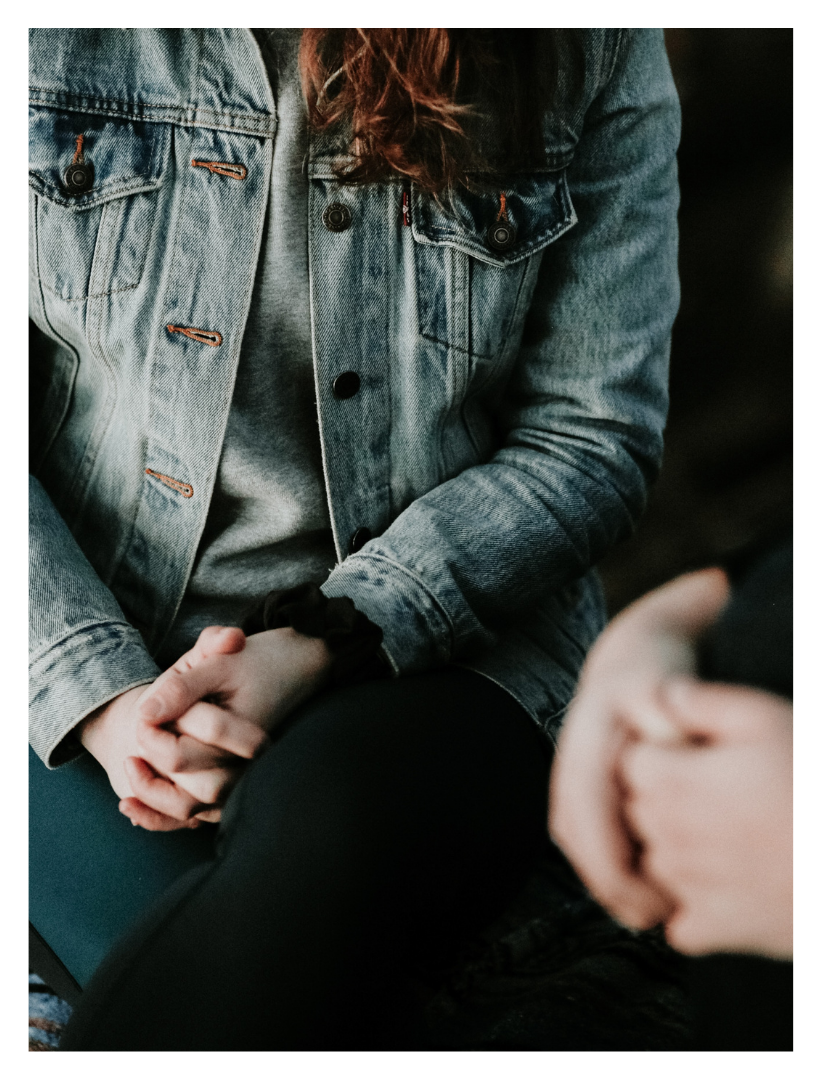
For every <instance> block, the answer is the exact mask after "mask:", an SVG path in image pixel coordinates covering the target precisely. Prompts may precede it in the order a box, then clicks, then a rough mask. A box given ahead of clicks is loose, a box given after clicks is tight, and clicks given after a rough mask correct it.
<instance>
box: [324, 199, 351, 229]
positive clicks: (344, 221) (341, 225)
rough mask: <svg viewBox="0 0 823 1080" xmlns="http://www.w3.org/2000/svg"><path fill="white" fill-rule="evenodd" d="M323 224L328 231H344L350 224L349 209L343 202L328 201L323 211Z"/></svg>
mask: <svg viewBox="0 0 823 1080" xmlns="http://www.w3.org/2000/svg"><path fill="white" fill-rule="evenodd" d="M323 224H324V225H325V226H326V228H327V229H328V230H329V231H330V232H344V231H345V230H346V229H348V227H349V225H351V210H349V208H348V206H344V205H343V203H339V202H333V203H329V205H328V206H327V207H326V209H325V210H324V211H323Z"/></svg>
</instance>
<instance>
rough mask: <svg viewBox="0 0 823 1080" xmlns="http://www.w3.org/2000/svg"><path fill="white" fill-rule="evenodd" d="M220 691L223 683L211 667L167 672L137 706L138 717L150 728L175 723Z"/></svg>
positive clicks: (156, 681)
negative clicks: (171, 721)
mask: <svg viewBox="0 0 823 1080" xmlns="http://www.w3.org/2000/svg"><path fill="white" fill-rule="evenodd" d="M221 689H222V679H221V677H220V673H219V672H218V670H217V669H216V666H215V664H214V663H212V664H207V665H203V666H202V667H192V668H189V669H188V670H187V671H175V670H174V668H169V670H168V671H165V672H163V674H162V675H161V676H160V677H159V678H158V679H156V680H155V681H154V682H153V683H152V685H151V687H150V688H149V690H148V692H147V693H146V694H144V696H143V697H142V698H141V699H140V701H139V702H138V705H137V717H138V719H139V720H143V721H145V722H146V723H149V724H164V723H167V722H168V721H170V720H177V719H178V718H179V717H181V716H182V715H183V713H184V712H186V710H187V709H189V708H191V706H192V705H194V703H195V702H196V701H201V700H202V699H203V698H204V697H206V696H207V695H208V694H213V693H216V692H217V691H218V690H221Z"/></svg>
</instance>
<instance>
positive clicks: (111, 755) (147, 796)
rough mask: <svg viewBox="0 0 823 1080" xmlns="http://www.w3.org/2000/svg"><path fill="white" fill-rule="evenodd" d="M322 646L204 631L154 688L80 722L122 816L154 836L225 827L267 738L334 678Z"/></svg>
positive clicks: (277, 633) (285, 635)
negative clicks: (223, 820) (231, 801)
mask: <svg viewBox="0 0 823 1080" xmlns="http://www.w3.org/2000/svg"><path fill="white" fill-rule="evenodd" d="M330 667H331V654H330V653H329V651H328V649H327V647H326V644H325V642H323V641H321V640H319V639H315V638H308V637H304V636H303V635H302V634H298V633H296V632H295V631H294V630H292V629H291V628H289V627H285V628H282V629H278V630H268V631H265V632H264V633H261V634H253V635H251V636H250V637H248V638H247V637H246V636H245V634H244V633H243V632H242V630H239V629H237V628H235V627H218V626H212V627H207V628H206V629H205V630H204V631H203V632H202V634H201V635H200V637H199V638H198V640H197V643H196V644H195V646H194V647H193V648H192V649H191V650H190V651H189V652H187V653H185V655H183V656H181V657H180V659H179V660H178V661H177V663H176V664H174V665H173V666H172V667H171V668H169V669H168V671H165V672H164V673H163V674H162V675H160V676H159V678H157V679H156V680H155V682H153V683H152V684H151V685H150V686H149V687H148V688H146V687H143V686H140V687H136V688H134V689H133V690H128V691H126V693H124V694H121V695H120V696H119V697H118V698H115V699H114V701H112V702H110V703H109V704H108V705H107V706H105V707H104V708H103V709H101V710H98V711H97V712H96V713H95V714H93V715H92V716H91V717H89V718H87V719H86V720H85V721H84V722H82V723H81V725H80V727H79V737H80V740H81V741H82V743H83V744H84V746H85V747H86V748H87V749H88V750H89V751H90V752H91V753H92V754H93V755H94V757H96V758H97V760H98V761H99V762H100V763H101V764H102V765H103V767H104V768H105V769H106V772H107V773H108V776H109V780H110V782H111V785H112V788H113V789H114V791H115V793H116V794H117V795H119V796H120V797H121V801H120V804H119V807H120V811H121V813H123V814H125V815H126V816H127V817H129V818H130V820H131V821H132V823H133V824H135V825H141V826H142V827H143V828H146V829H151V830H156V831H170V830H173V829H181V828H196V827H197V826H198V825H199V823H200V822H201V821H219V820H220V808H221V806H222V805H223V803H224V802H225V800H226V798H227V797H228V794H229V792H230V791H231V788H232V787H233V786H234V784H235V783H236V782H237V780H238V778H239V776H240V774H241V772H242V769H243V767H244V766H245V764H247V763H248V762H249V761H250V760H251V759H252V758H254V757H255V756H256V755H258V754H259V753H261V752H262V750H263V749H265V747H266V745H267V744H268V742H269V736H268V732H270V731H271V730H272V729H273V728H274V727H276V726H277V724H278V723H280V722H281V721H282V720H283V719H284V718H285V717H286V716H287V715H288V714H289V713H290V712H291V711H292V710H293V709H294V708H296V706H297V705H299V704H300V703H301V702H302V701H304V700H306V699H307V698H308V697H310V696H312V695H313V694H315V693H316V692H317V691H319V690H320V689H321V688H322V687H323V685H324V684H325V682H326V681H327V679H328V675H329V671H330Z"/></svg>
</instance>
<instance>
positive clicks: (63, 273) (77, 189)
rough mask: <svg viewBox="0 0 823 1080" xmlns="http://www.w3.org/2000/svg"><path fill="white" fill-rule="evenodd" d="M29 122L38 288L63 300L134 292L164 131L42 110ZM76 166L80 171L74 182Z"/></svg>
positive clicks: (162, 160)
mask: <svg viewBox="0 0 823 1080" xmlns="http://www.w3.org/2000/svg"><path fill="white" fill-rule="evenodd" d="M29 117H30V127H29V152H30V162H29V184H30V186H31V188H32V190H33V191H34V192H35V194H36V195H37V198H36V200H35V211H34V213H35V220H34V221H33V222H32V225H33V227H34V228H35V230H36V245H37V264H38V274H39V278H40V282H41V284H42V285H43V287H44V288H45V289H47V290H48V291H49V292H50V293H52V294H54V295H55V296H57V297H59V298H60V299H61V300H64V301H71V300H85V299H86V298H88V297H91V296H104V295H108V294H109V293H113V292H119V291H123V290H125V289H133V288H134V287H135V286H136V285H138V284H139V282H140V279H141V276H142V273H143V267H144V265H145V261H146V254H147V252H148V248H149V240H150V237H151V231H152V226H153V223H154V217H155V206H156V198H157V194H156V193H157V189H158V188H159V187H160V186H161V184H162V181H163V172H164V169H165V165H166V162H167V158H168V150H169V145H170V129H169V127H168V126H166V125H162V124H150V123H144V122H141V121H131V120H121V119H119V118H118V119H113V118H111V117H104V116H94V115H86V114H84V113H80V112H65V111H57V110H53V109H48V108H41V107H32V108H31V109H30V113H29ZM73 165H75V166H76V165H81V166H82V167H83V172H81V173H79V174H77V177H76V178H77V179H79V180H80V183H79V184H77V183H72V179H71V176H70V173H69V170H70V169H71V167H72V166H73ZM96 267H98V270H97V272H95V268H96Z"/></svg>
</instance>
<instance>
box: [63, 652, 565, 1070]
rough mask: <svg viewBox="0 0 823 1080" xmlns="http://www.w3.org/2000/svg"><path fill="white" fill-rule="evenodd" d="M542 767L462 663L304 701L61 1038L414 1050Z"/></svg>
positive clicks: (496, 697)
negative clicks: (429, 1003) (431, 994)
mask: <svg viewBox="0 0 823 1080" xmlns="http://www.w3.org/2000/svg"><path fill="white" fill-rule="evenodd" d="M548 767H549V753H548V746H547V743H546V741H545V740H544V738H543V736H542V735H541V734H540V733H539V732H538V730H537V728H536V727H535V725H534V723H533V721H531V720H530V719H529V717H528V716H527V715H526V713H525V712H524V711H523V710H522V709H521V708H520V706H519V705H517V703H516V702H515V701H514V700H513V699H512V698H511V697H509V695H508V694H507V693H505V692H504V691H503V690H501V689H500V688H499V687H497V686H496V685H495V684H494V683H492V682H490V681H489V680H487V679H485V678H483V677H482V676H479V675H476V674H474V673H472V672H468V671H461V670H457V669H448V670H446V671H443V672H437V673H431V674H426V675H420V676H414V677H409V678H404V679H399V680H392V681H386V682H375V683H369V684H365V685H362V686H356V687H349V688H347V689H344V690H338V691H335V692H331V693H327V694H324V695H322V696H320V697H318V698H316V699H315V700H313V701H311V702H309V703H308V704H306V705H304V706H303V707H302V708H301V709H300V710H298V712H297V713H296V714H295V716H294V717H293V718H292V720H291V721H290V722H289V723H288V724H287V725H286V726H285V727H284V729H282V731H281V732H280V733H279V735H278V737H277V738H276V740H275V741H274V742H273V744H272V746H271V747H270V748H269V749H268V750H267V752H266V753H265V754H263V755H262V756H261V757H260V758H259V759H258V760H257V761H256V762H255V763H254V764H253V765H251V766H250V767H249V768H248V771H247V772H246V775H245V776H244V778H243V780H242V782H241V783H240V784H239V785H238V787H237V789H236V790H235V792H234V793H233V794H232V797H231V798H230V800H229V803H228V805H227V808H226V811H225V814H224V820H223V823H222V825H221V832H220V839H219V842H218V846H217V850H218V854H217V857H216V859H215V860H214V861H212V862H209V863H207V864H205V865H204V866H203V867H201V868H198V869H196V870H194V871H192V872H191V873H189V874H187V875H186V876H185V877H184V878H183V879H181V880H180V881H179V882H177V884H176V885H175V886H174V887H173V888H172V889H171V890H170V892H169V893H167V894H166V895H165V896H164V898H163V899H162V901H161V902H160V903H159V904H158V905H156V906H155V907H154V908H153V910H152V911H151V912H150V913H149V914H148V915H147V916H146V917H145V918H144V919H143V920H142V921H141V922H140V924H139V925H138V927H137V928H136V929H135V930H134V931H132V932H131V933H130V934H129V935H128V936H127V938H126V939H125V940H124V941H122V942H121V943H120V944H119V945H118V946H117V947H116V948H115V949H114V950H113V952H112V953H111V954H110V955H109V956H108V957H107V959H106V961H105V962H104V963H103V965H102V966H101V967H100V969H99V970H98V971H97V973H96V974H95V976H94V978H93V979H92V980H91V983H90V984H89V986H88V988H87V989H86V991H85V993H84V994H83V998H82V1000H81V1002H80V1004H79V1006H78V1007H77V1009H76V1011H75V1014H74V1016H73V1017H72V1020H71V1022H70V1024H69V1026H68V1029H67V1032H66V1035H65V1037H64V1039H63V1042H62V1045H61V1049H66V1050H274V1049H323V1050H330V1049H335V1050H337V1049H389V1048H395V1049H411V1048H415V1047H421V1046H424V1045H425V1035H424V1033H423V1029H422V1021H421V1016H422V1008H421V1005H420V1002H421V1000H422V999H423V994H422V993H421V989H420V988H421V986H424V985H425V977H426V972H429V971H431V970H433V969H435V968H437V966H438V965H441V964H444V963H448V961H449V959H450V958H451V957H453V956H454V955H455V953H456V951H457V949H458V948H459V947H460V945H461V943H462V942H464V941H465V940H466V939H467V938H468V937H469V936H470V935H471V934H473V933H474V932H476V931H477V930H478V929H480V928H481V927H482V926H484V925H485V924H486V923H488V922H489V921H490V920H491V919H493V918H494V917H495V916H496V915H497V914H498V913H499V912H500V911H501V910H502V909H503V908H504V906H505V905H506V903H507V902H508V901H509V900H510V899H511V898H512V897H513V895H514V894H515V892H516V890H517V888H518V886H519V885H520V883H521V882H522V880H523V877H524V875H525V873H526V871H527V869H528V867H529V865H530V863H531V862H532V860H533V859H534V858H535V857H536V856H537V855H538V854H539V852H540V850H541V848H542V846H543V845H544V844H545V843H546V792H547V780H548ZM421 978H422V981H421Z"/></svg>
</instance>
